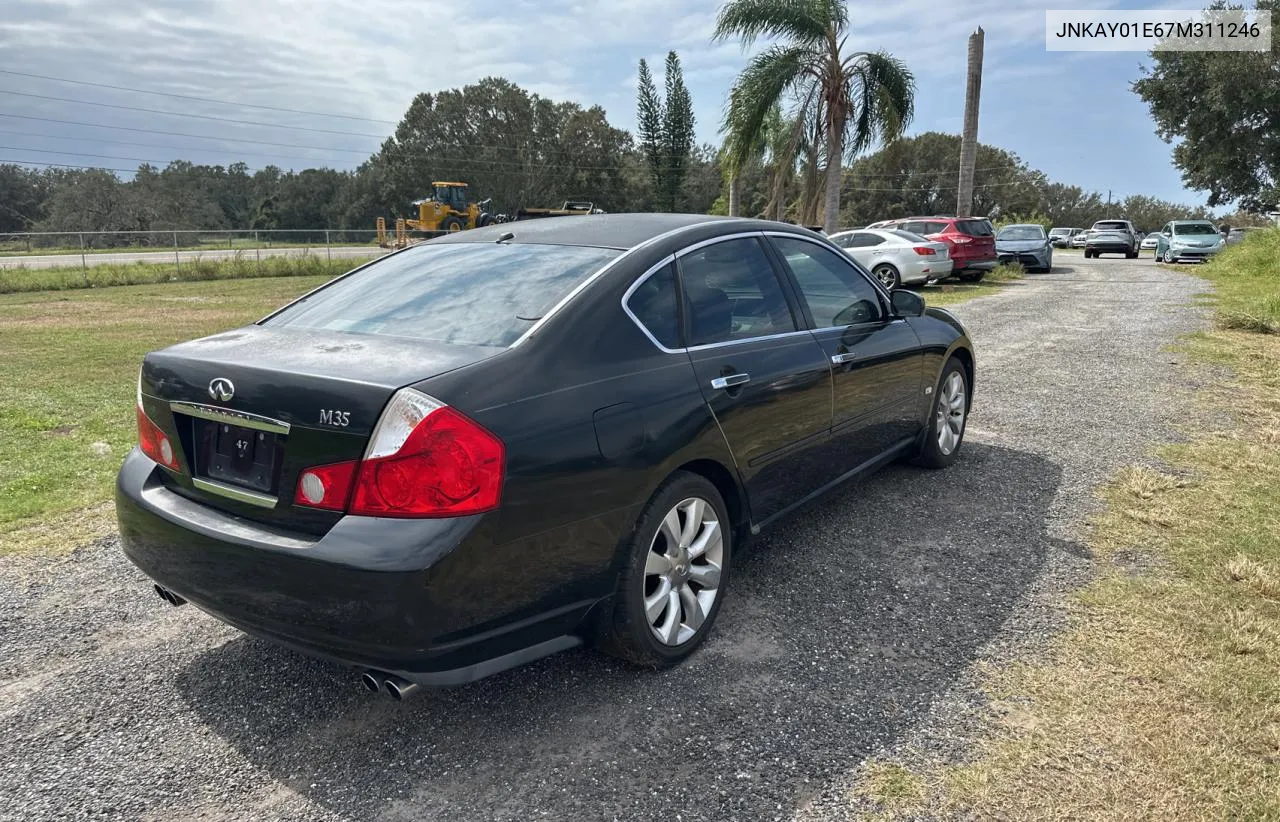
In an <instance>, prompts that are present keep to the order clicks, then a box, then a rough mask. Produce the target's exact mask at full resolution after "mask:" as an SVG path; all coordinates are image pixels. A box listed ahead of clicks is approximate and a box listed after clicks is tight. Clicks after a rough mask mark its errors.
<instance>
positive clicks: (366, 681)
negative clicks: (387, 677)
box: [360, 671, 382, 694]
mask: <svg viewBox="0 0 1280 822" xmlns="http://www.w3.org/2000/svg"><path fill="white" fill-rule="evenodd" d="M360 684H361V685H363V686H364V689H365V690H366V691H368V692H369V693H371V694H376V693H381V692H382V682H381V681H380V680H379V679H378V677H377V676H375V675H374V674H373V673H372V672H370V671H365V672H364V673H362V674H360Z"/></svg>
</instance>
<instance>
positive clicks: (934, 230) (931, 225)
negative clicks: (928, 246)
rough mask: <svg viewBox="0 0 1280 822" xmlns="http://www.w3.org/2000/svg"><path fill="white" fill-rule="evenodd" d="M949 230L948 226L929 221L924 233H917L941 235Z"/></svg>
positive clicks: (919, 232) (921, 232)
mask: <svg viewBox="0 0 1280 822" xmlns="http://www.w3.org/2000/svg"><path fill="white" fill-rule="evenodd" d="M946 230H947V224H946V223H943V222H939V221H933V220H931V221H929V222H926V223H925V224H924V231H917V232H915V233H916V234H941V233H943V232H944V231H946Z"/></svg>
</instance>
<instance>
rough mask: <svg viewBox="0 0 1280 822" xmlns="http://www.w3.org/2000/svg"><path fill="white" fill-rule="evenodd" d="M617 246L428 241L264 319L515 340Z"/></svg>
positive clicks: (504, 342)
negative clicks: (588, 246) (436, 242)
mask: <svg viewBox="0 0 1280 822" xmlns="http://www.w3.org/2000/svg"><path fill="white" fill-rule="evenodd" d="M619 253H621V252H619V251H616V250H614V249H606V248H583V247H578V246H564V245H532V244H524V243H512V244H506V243H483V244H482V243H445V244H440V245H430V244H428V245H422V246H418V247H416V248H411V249H409V250H407V251H402V252H400V253H399V254H393V255H391V256H389V257H386V258H385V259H382V260H379V261H377V262H375V263H373V264H372V265H370V266H368V267H367V268H364V269H362V270H360V271H358V272H357V273H355V274H352V275H351V276H349V277H346V278H344V279H342V280H339V281H337V282H335V283H334V284H333V285H331V286H329V287H327V288H324V289H322V290H320V291H318V292H316V293H315V294H313V295H311V296H310V297H306V298H304V299H303V300H302V301H301V302H299V303H296V304H294V305H292V306H289V307H288V308H286V309H284V310H283V311H282V312H281V313H280V314H278V315H277V316H275V317H273V318H272V319H270V320H268V321H267V323H266V325H268V326H272V327H297V328H314V329H323V330H328V331H345V332H350V333H355V334H383V335H387V336H393V337H412V338H415V339H422V340H434V341H437V342H445V343H455V344H458V345H493V346H508V345H510V344H511V343H513V342H515V341H516V340H517V339H518V338H519V337H520V335H521V334H523V333H524V332H525V331H527V330H528V329H529V327H530V326H532V325H533V324H534V323H535V322H536V321H537V320H538V319H539V318H541V317H542V315H543V314H545V313H546V312H547V311H548V310H550V309H551V307H552V306H554V305H555V304H556V303H557V302H559V301H560V300H561V299H563V298H564V297H565V296H566V295H567V294H568V293H569V292H570V291H572V290H573V289H574V287H575V286H577V285H578V284H579V283H581V282H583V281H584V280H585V279H586V278H587V277H589V276H590V275H591V274H592V273H593V272H595V271H596V270H598V269H599V268H601V267H602V266H603V265H604V264H605V263H607V262H609V261H610V260H612V259H613V258H614V257H616V256H618V254H619Z"/></svg>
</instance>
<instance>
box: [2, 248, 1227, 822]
mask: <svg viewBox="0 0 1280 822" xmlns="http://www.w3.org/2000/svg"><path fill="white" fill-rule="evenodd" d="M1203 290H1204V285H1203V283H1202V282H1201V281H1199V280H1195V279H1193V278H1191V277H1188V276H1186V275H1183V274H1180V273H1173V272H1168V271H1164V270H1161V269H1158V268H1156V267H1155V266H1154V265H1152V263H1151V261H1150V260H1145V259H1144V260H1139V261H1125V260H1119V259H1112V258H1106V259H1103V260H1089V261H1084V260H1080V259H1071V260H1066V261H1064V264H1063V265H1060V266H1059V267H1058V268H1057V269H1055V271H1054V272H1053V274H1050V275H1040V276H1032V277H1029V278H1028V280H1027V281H1025V282H1024V283H1021V284H1019V285H1017V286H1016V287H1013V288H1011V289H1009V292H1008V293H1004V294H1001V295H998V296H995V297H989V298H985V299H981V300H977V301H974V302H971V303H968V304H966V305H963V306H960V307H958V308H957V309H956V313H957V314H958V315H960V316H961V318H962V319H963V320H964V321H965V322H966V323H967V324H968V325H969V327H970V329H971V331H972V332H973V335H974V337H975V341H976V346H977V352H978V358H979V360H978V362H979V373H978V384H977V395H976V407H975V410H974V413H973V416H972V418H971V422H970V428H969V437H968V441H967V443H966V445H965V449H964V452H963V455H962V459H961V460H960V461H959V462H958V463H957V464H956V465H955V466H953V467H952V468H951V469H949V470H946V471H941V472H930V471H919V470H914V469H909V468H902V467H891V468H888V469H886V470H884V471H883V472H881V473H880V474H879V475H877V476H876V477H875V478H873V479H872V480H869V481H866V482H863V483H861V484H856V485H853V486H849V487H846V488H844V489H841V490H840V491H838V492H836V493H835V494H834V495H832V496H830V497H828V498H827V499H824V500H822V501H819V502H817V503H815V504H813V505H811V506H810V507H808V508H807V509H806V510H804V511H803V512H801V513H799V514H797V515H795V516H793V517H791V518H790V520H789V521H788V522H786V523H785V524H783V525H781V526H780V527H777V528H774V529H772V530H771V531H769V532H767V536H765V537H764V538H763V539H762V540H761V541H760V542H759V543H757V546H756V547H757V550H755V551H753V552H752V553H751V554H749V555H746V556H744V557H742V558H741V559H740V561H739V563H738V565H737V568H736V570H735V577H734V580H733V587H732V589H731V592H730V596H729V599H728V600H726V602H725V605H724V607H723V609H722V612H721V615H720V621H719V624H718V625H717V626H716V630H715V632H714V634H713V636H712V637H711V638H710V640H709V641H708V642H707V643H706V645H705V646H704V647H703V649H702V651H701V652H700V653H698V654H696V655H695V656H694V657H693V658H692V659H691V660H689V661H688V662H687V663H686V664H684V665H683V666H681V667H679V668H677V669H675V670H671V671H667V672H663V673H652V672H637V671H635V670H631V669H629V668H627V667H625V666H623V665H622V664H620V663H617V662H614V661H612V660H610V659H608V658H605V657H601V656H598V655H596V654H595V653H593V652H590V651H573V652H569V653H565V654H562V655H560V656H558V657H554V658H551V659H547V660H544V661H542V662H539V663H536V664H534V665H532V666H528V667H525V668H522V669H518V670H515V671H511V672H508V673H505V674H502V675H499V676H496V677H493V678H490V679H488V680H484V681H482V682H479V683H476V684H474V685H472V686H468V687H465V688H461V689H457V690H450V691H438V692H432V693H428V694H427V695H425V696H424V697H422V698H419V699H417V700H415V701H412V702H410V703H406V704H403V705H398V704H395V703H391V702H389V701H386V700H383V699H377V698H371V697H370V696H369V695H367V694H366V693H365V692H364V691H363V690H361V689H360V687H359V683H358V682H357V680H356V677H355V676H354V675H353V674H352V673H351V672H349V671H347V670H345V669H341V668H338V667H335V666H332V665H328V664H325V663H321V662H315V661H311V660H309V659H306V658H304V657H301V656H298V655H296V654H294V653H291V652H289V651H285V650H280V649H277V648H275V647H273V646H271V645H269V644H267V643H264V642H261V641H258V640H253V639H249V638H247V637H245V636H243V635H241V634H239V633H237V632H236V631H234V630H232V629H229V628H226V627H223V626H222V625H221V624H220V623H218V622H216V621H214V620H213V619H211V618H209V617H207V616H205V615H203V614H201V613H200V612H198V611H196V610H195V609H194V608H191V607H185V608H172V607H170V606H168V605H165V604H164V603H163V602H161V601H160V600H159V599H158V598H157V597H156V596H155V595H154V594H153V593H152V592H151V590H150V585H149V584H147V583H146V582H145V580H144V578H143V577H142V576H141V575H140V574H139V573H137V572H136V571H134V570H133V568H132V566H130V565H129V564H128V563H127V561H126V560H125V559H124V557H123V556H122V555H121V554H120V552H119V549H118V547H117V546H116V544H115V542H114V541H113V540H110V539H108V540H105V541H103V542H102V543H101V544H98V545H95V546H93V547H90V548H87V549H84V550H81V551H78V552H77V553H75V554H74V555H72V556H71V557H69V558H66V559H63V560H58V561H51V560H48V559H34V560H33V559H0V772H2V773H3V774H4V777H3V778H0V818H3V819H22V820H40V819H53V818H57V817H65V816H74V817H76V818H130V819H132V818H145V819H175V818H197V819H236V820H241V819H299V820H301V819H306V820H336V819H344V820H345V819H358V820H362V822H364V821H365V820H392V819H406V820H408V819H414V820H422V819H436V818H442V819H443V818H447V819H449V820H451V822H458V821H459V820H466V819H511V820H517V819H519V820H523V819H537V818H547V819H615V818H616V819H626V820H643V819H663V820H672V819H682V820H693V819H740V820H762V819H796V818H801V819H808V818H818V817H821V818H827V817H832V816H841V815H843V814H845V813H847V812H848V810H849V809H848V806H847V804H846V801H845V799H844V791H845V789H846V788H847V785H848V783H849V779H850V774H851V773H852V772H853V771H854V770H855V769H856V768H857V766H858V764H859V762H861V761H862V760H863V759H864V758H865V757H867V756H868V755H871V754H873V753H875V752H877V751H881V750H884V749H886V748H888V747H891V746H893V745H895V744H897V743H900V742H901V740H903V739H904V738H906V737H908V736H912V735H914V736H919V735H921V734H925V735H926V736H927V735H928V732H929V730H930V729H931V728H945V727H947V724H948V722H951V721H953V720H954V717H953V716H950V715H949V712H950V711H951V710H952V709H951V708H950V707H949V706H951V705H952V704H953V702H954V699H953V694H954V692H955V689H956V688H957V687H958V686H957V683H963V682H964V681H965V679H964V678H965V676H966V672H967V671H969V670H970V669H971V666H972V665H973V663H974V661H975V660H977V659H979V658H989V657H990V656H991V655H992V654H996V655H997V656H998V652H999V649H1000V648H1002V647H1009V646H1010V643H1012V642H1016V641H1017V640H1018V638H1020V637H1025V636H1027V635H1031V636H1035V635H1037V634H1042V633H1043V632H1044V631H1046V630H1048V629H1049V626H1050V625H1051V624H1052V607H1051V605H1052V602H1053V600H1054V598H1055V597H1056V596H1057V595H1058V593H1059V592H1060V591H1061V590H1063V589H1064V588H1066V587H1068V586H1070V585H1072V584H1074V583H1075V582H1076V581H1078V580H1079V579H1080V578H1081V575H1082V574H1083V573H1085V572H1087V567H1088V558H1087V553H1086V552H1085V551H1084V550H1083V549H1082V548H1081V547H1080V545H1079V543H1078V541H1077V540H1079V538H1080V536H1081V522H1082V517H1083V516H1084V515H1085V514H1087V513H1088V511H1089V509H1090V507H1091V506H1092V504H1093V503H1092V494H1091V488H1092V487H1093V486H1094V485H1095V484H1097V483H1098V482H1100V481H1101V480H1103V479H1104V478H1105V477H1106V476H1107V475H1108V474H1109V473H1110V472H1111V471H1113V470H1115V469H1116V468H1117V467H1119V466H1120V465H1121V464H1123V463H1124V462H1126V461H1131V460H1134V459H1138V458H1141V456H1142V454H1143V453H1144V451H1145V450H1146V449H1147V447H1148V446H1149V445H1150V444H1151V443H1152V442H1153V441H1154V440H1156V439H1160V438H1163V437H1165V436H1167V433H1168V432H1167V431H1166V430H1165V429H1164V426H1163V425H1162V421H1163V420H1165V419H1167V418H1168V417H1169V416H1171V415H1172V414H1173V413H1174V412H1175V411H1176V402H1177V399H1176V398H1177V396H1178V393H1179V389H1178V385H1177V382H1176V381H1177V379H1178V368H1177V365H1176V364H1177V363H1178V362H1179V361H1180V360H1181V359H1182V357H1181V355H1178V354H1170V353H1168V352H1167V351H1165V350H1164V349H1165V347H1166V346H1168V344H1169V343H1171V342H1173V341H1174V340H1175V338H1176V337H1177V335H1179V334H1181V333H1183V332H1187V331H1191V330H1194V329H1196V328H1198V327H1200V326H1201V324H1202V323H1203V322H1204V318H1203V314H1202V312H1201V311H1200V310H1198V309H1192V308H1189V307H1187V306H1188V303H1189V302H1190V298H1191V296H1192V295H1193V294H1196V293H1197V292H1200V291H1203Z"/></svg>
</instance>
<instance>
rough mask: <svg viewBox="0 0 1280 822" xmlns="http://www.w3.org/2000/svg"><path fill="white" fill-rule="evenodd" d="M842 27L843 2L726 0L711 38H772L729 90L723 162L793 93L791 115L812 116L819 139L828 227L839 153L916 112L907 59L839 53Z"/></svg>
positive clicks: (891, 133) (834, 211)
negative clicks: (823, 158) (795, 101)
mask: <svg viewBox="0 0 1280 822" xmlns="http://www.w3.org/2000/svg"><path fill="white" fill-rule="evenodd" d="M848 26H849V10H848V8H847V7H846V5H845V0H728V2H726V3H725V4H724V6H723V7H721V9H720V14H719V16H718V17H717V19H716V30H715V34H714V35H713V36H712V39H713V40H714V41H723V40H727V39H728V38H730V37H733V36H737V37H740V38H741V39H742V44H743V47H744V48H746V47H748V46H750V45H751V43H753V42H754V41H755V39H756V38H757V37H761V36H764V37H770V38H774V39H776V40H778V42H777V43H775V44H773V45H771V46H769V47H768V48H767V49H765V50H764V51H763V52H761V53H760V54H758V55H756V56H755V57H754V58H752V60H751V62H750V63H749V64H748V65H747V67H746V68H745V69H743V71H742V74H740V75H739V76H738V79H737V82H735V83H734V86H733V90H732V91H731V92H730V93H729V107H728V111H727V112H726V113H725V118H724V130H725V131H726V132H727V133H728V135H729V139H728V140H727V141H726V142H727V143H728V146H729V148H730V158H729V159H730V167H733V166H734V165H735V164H738V165H740V163H741V161H742V160H743V159H745V157H746V154H747V152H748V151H749V148H748V147H749V146H751V145H752V144H754V143H755V141H756V139H758V136H759V135H760V133H761V131H762V129H763V127H764V123H765V120H766V119H767V118H768V116H769V112H770V110H771V109H772V108H773V107H774V105H775V104H777V103H778V102H780V101H781V100H782V98H783V96H784V95H785V94H787V93H793V94H795V95H796V97H797V99H798V100H799V104H798V108H799V110H797V111H796V112H795V113H794V114H795V115H796V116H800V117H801V118H802V119H810V118H811V119H812V120H813V121H814V122H816V123H817V124H818V126H819V132H820V137H821V138H822V139H823V140H824V141H825V143H826V160H827V168H826V202H825V213H824V215H823V225H824V227H825V229H826V230H827V231H828V232H832V231H835V230H836V229H837V228H838V225H837V223H838V221H839V218H840V176H841V171H842V170H843V166H844V158H845V156H846V155H855V154H857V153H859V152H860V151H862V150H863V149H865V148H867V147H868V146H871V145H873V144H875V143H876V141H878V140H879V141H884V142H889V141H892V140H894V139H896V138H897V137H899V136H900V135H901V134H902V131H903V129H904V128H906V126H907V125H908V124H909V123H910V122H911V118H912V116H913V114H914V113H915V78H914V77H913V76H912V74H911V72H910V71H909V70H908V69H907V67H906V65H905V64H904V63H903V62H902V61H901V60H899V59H897V58H896V57H893V56H892V55H889V54H886V53H884V52H861V51H859V52H853V53H851V54H849V55H845V54H843V50H844V45H845V41H846V39H847V36H848V35H847V29H848Z"/></svg>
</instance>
